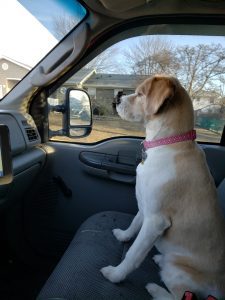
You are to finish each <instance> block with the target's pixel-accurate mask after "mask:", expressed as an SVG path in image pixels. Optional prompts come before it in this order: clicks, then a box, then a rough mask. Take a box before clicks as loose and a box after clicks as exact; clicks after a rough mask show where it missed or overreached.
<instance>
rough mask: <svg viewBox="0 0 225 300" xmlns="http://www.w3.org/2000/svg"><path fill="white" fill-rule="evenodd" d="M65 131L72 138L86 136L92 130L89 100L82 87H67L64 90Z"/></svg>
mask: <svg viewBox="0 0 225 300" xmlns="http://www.w3.org/2000/svg"><path fill="white" fill-rule="evenodd" d="M64 117H65V118H66V120H65V123H66V126H65V127H66V133H67V136H69V137H72V138H80V137H84V136H87V135H89V134H90V133H91V130H92V110H91V100H90V97H89V95H88V93H87V92H86V91H84V90H82V89H74V88H69V89H67V91H66V113H65V114H64Z"/></svg>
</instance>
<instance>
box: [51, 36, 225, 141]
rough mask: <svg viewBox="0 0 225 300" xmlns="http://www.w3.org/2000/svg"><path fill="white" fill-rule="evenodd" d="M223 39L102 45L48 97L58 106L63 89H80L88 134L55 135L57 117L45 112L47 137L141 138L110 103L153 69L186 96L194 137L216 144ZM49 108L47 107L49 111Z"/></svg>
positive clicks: (224, 76)
mask: <svg viewBox="0 0 225 300" xmlns="http://www.w3.org/2000/svg"><path fill="white" fill-rule="evenodd" d="M224 53H225V38H224V37H218V36H181V35H165V36H164V35H151V36H150V35H144V36H137V37H133V38H129V39H126V40H123V41H121V42H118V43H116V44H115V45H113V46H112V47H110V48H108V49H107V50H105V51H104V52H102V53H101V54H100V55H98V56H97V57H96V58H95V59H94V60H92V61H91V62H90V63H88V65H86V66H85V67H84V68H82V69H81V70H80V71H78V72H77V73H76V74H75V75H74V76H72V77H71V78H70V79H69V80H67V81H66V82H65V83H64V84H63V86H61V87H60V88H59V89H57V90H56V91H55V92H54V94H52V95H51V96H50V97H49V100H48V102H49V105H52V103H53V102H55V103H56V104H62V103H64V100H65V91H66V90H67V88H71V87H78V88H82V89H85V90H86V91H87V92H88V93H89V95H90V97H91V102H92V110H93V130H92V133H91V134H90V135H89V136H88V137H84V138H81V139H74V140H72V139H69V138H66V137H64V136H62V135H61V133H62V132H63V130H62V120H63V116H62V114H61V113H56V112H50V115H49V117H50V119H49V120H50V122H49V129H50V139H51V140H65V141H73V142H82V143H93V142H98V141H101V140H104V139H106V138H111V137H117V136H139V137H144V135H145V130H144V128H143V125H142V124H139V123H132V122H127V121H124V120H121V118H120V117H119V116H118V114H117V112H116V109H115V103H116V98H117V95H118V94H119V93H124V94H131V93H133V92H134V91H135V88H136V87H137V85H138V84H139V83H140V82H142V81H143V80H144V79H146V78H148V77H149V76H151V75H153V74H155V73H166V74H170V75H173V76H175V77H177V78H178V79H179V80H180V81H181V83H182V84H183V86H184V87H185V89H186V90H187V91H188V93H189V94H190V96H191V98H192V101H193V106H194V112H195V119H196V129H197V138H198V140H199V141H203V142H215V143H218V142H219V141H220V138H221V133H222V130H223V126H224V123H225V85H224V84H225V55H224ZM50 111H51V110H50Z"/></svg>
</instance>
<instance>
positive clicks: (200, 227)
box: [101, 75, 225, 300]
mask: <svg viewBox="0 0 225 300" xmlns="http://www.w3.org/2000/svg"><path fill="white" fill-rule="evenodd" d="M117 111H118V113H119V115H120V116H121V118H123V119H125V120H128V121H138V122H140V121H141V122H144V123H145V126H146V140H147V141H150V142H146V143H147V144H146V145H147V146H146V147H147V148H148V149H147V150H146V154H147V158H146V160H145V161H144V163H140V164H139V166H138V167H137V180H136V196H137V201H138V207H139V211H138V213H137V215H136V216H135V217H134V220H133V221H132V223H131V225H130V227H129V228H128V229H127V230H120V229H114V230H113V234H114V235H115V237H116V238H117V239H118V240H119V241H128V240H130V239H131V238H133V237H134V236H135V235H136V234H137V233H138V235H137V237H136V239H135V241H134V243H133V244H132V246H131V247H130V249H129V250H128V252H127V254H126V256H125V259H124V260H123V261H122V262H121V263H120V264H119V265H118V266H116V267H112V266H108V267H105V268H102V269H101V272H102V273H103V275H104V276H105V277H106V278H107V279H109V280H110V281H111V282H114V283H116V282H120V281H122V280H124V279H125V278H126V276H127V275H128V274H129V273H130V272H132V271H133V270H134V269H136V268H138V267H139V266H140V264H141V262H142V261H143V260H144V259H145V257H146V256H147V254H148V253H149V251H150V250H151V249H152V247H153V245H155V246H156V247H157V249H158V250H159V252H160V253H161V254H159V255H156V256H155V257H154V260H155V261H156V262H157V263H158V264H159V266H160V268H161V272H160V275H161V278H162V280H163V282H164V283H165V285H166V286H167V288H168V290H169V291H170V293H168V292H167V291H166V290H165V289H163V288H162V287H160V286H158V285H156V284H154V283H149V284H148V285H147V286H146V288H147V290H148V291H149V293H150V294H151V295H152V296H153V299H157V300H172V299H178V300H180V299H181V298H182V296H183V294H184V292H185V291H187V290H189V291H192V292H195V293H196V294H197V295H200V296H203V297H207V296H208V295H209V294H212V295H214V296H216V297H218V298H221V297H222V298H221V299H225V219H224V217H223V216H222V212H221V210H220V208H219V205H218V199H217V192H216V188H215V185H214V181H213V178H212V176H211V175H210V172H209V170H208V167H207V164H206V160H205V156H204V154H203V151H202V150H201V149H200V148H199V147H198V145H197V144H196V143H195V142H194V141H193V139H194V138H193V136H192V134H193V126H194V114H193V107H192V102H191V100H190V97H189V96H188V94H187V92H186V91H185V90H184V88H183V87H182V86H181V84H180V83H179V81H178V80H177V79H175V78H173V77H170V76H164V75H157V76H153V77H151V78H149V79H147V80H145V81H144V82H143V83H142V84H141V85H140V86H138V88H137V89H136V92H135V94H133V95H129V96H123V97H122V98H121V103H120V104H119V105H118V107H117ZM171 136H173V138H172V139H171V138H170V137H171ZM180 137H181V139H180ZM187 137H189V138H187ZM148 143H149V145H148Z"/></svg>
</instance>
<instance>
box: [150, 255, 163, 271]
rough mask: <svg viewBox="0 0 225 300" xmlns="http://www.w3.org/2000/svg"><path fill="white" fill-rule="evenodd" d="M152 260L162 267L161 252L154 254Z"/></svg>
mask: <svg viewBox="0 0 225 300" xmlns="http://www.w3.org/2000/svg"><path fill="white" fill-rule="evenodd" d="M152 259H153V260H154V262H155V263H156V264H157V265H158V266H159V267H160V268H162V265H163V256H162V254H156V255H154V256H153V258H152Z"/></svg>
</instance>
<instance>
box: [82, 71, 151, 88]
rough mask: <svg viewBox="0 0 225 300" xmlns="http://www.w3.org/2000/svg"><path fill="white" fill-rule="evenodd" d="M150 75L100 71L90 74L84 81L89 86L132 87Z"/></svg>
mask: <svg viewBox="0 0 225 300" xmlns="http://www.w3.org/2000/svg"><path fill="white" fill-rule="evenodd" d="M147 77H148V76H144V75H130V74H106V73H99V74H96V73H95V74H93V75H92V76H90V77H89V78H88V79H87V80H86V81H85V82H84V83H83V85H84V86H87V87H104V88H107V87H110V88H131V89H134V88H136V87H137V85H138V84H139V83H140V82H142V81H143V80H145V79H146V78H147Z"/></svg>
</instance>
